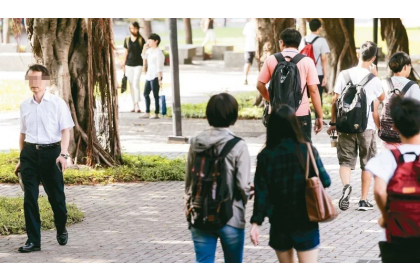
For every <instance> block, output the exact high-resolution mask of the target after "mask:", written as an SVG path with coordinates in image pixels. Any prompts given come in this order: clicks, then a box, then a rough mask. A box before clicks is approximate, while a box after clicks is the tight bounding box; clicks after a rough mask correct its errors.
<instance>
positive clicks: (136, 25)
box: [131, 21, 140, 38]
mask: <svg viewBox="0 0 420 280" xmlns="http://www.w3.org/2000/svg"><path fill="white" fill-rule="evenodd" d="M131 25H132V26H134V27H135V28H137V35H136V36H137V38H140V24H139V23H138V22H137V21H133V22H132V23H131Z"/></svg>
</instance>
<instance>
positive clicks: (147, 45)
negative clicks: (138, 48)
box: [143, 43, 150, 52]
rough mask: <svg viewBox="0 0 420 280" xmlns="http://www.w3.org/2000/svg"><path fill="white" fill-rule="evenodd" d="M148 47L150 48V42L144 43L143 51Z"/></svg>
mask: <svg viewBox="0 0 420 280" xmlns="http://www.w3.org/2000/svg"><path fill="white" fill-rule="evenodd" d="M148 49H150V46H149V43H147V44H145V45H144V47H143V52H146V51H147V50H148Z"/></svg>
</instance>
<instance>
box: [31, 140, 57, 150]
mask: <svg viewBox="0 0 420 280" xmlns="http://www.w3.org/2000/svg"><path fill="white" fill-rule="evenodd" d="M25 145H28V146H33V147H35V148H36V149H37V150H48V149H52V148H55V147H57V146H60V145H61V141H59V142H57V143H52V144H33V143H28V142H25Z"/></svg>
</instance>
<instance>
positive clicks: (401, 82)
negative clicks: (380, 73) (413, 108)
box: [382, 76, 420, 101]
mask: <svg viewBox="0 0 420 280" xmlns="http://www.w3.org/2000/svg"><path fill="white" fill-rule="evenodd" d="M391 81H392V85H393V86H394V89H398V90H402V89H403V88H404V87H405V85H406V84H407V83H408V82H409V81H410V80H409V79H407V78H405V77H397V76H393V77H391ZM382 87H383V89H384V91H385V92H389V89H388V82H387V81H386V80H382ZM404 97H410V98H414V99H417V100H419V101H420V88H419V85H418V84H414V85H412V86H411V87H410V89H409V90H408V91H407V92H406V93H405V95H404Z"/></svg>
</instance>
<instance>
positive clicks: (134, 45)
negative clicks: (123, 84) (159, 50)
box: [123, 21, 146, 113]
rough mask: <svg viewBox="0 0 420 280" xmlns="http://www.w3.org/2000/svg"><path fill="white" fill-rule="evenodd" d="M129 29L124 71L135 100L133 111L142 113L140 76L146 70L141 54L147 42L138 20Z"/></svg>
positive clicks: (125, 44)
mask: <svg viewBox="0 0 420 280" xmlns="http://www.w3.org/2000/svg"><path fill="white" fill-rule="evenodd" d="M129 29H130V33H131V35H130V36H129V37H127V38H125V40H124V48H125V53H124V59H123V71H124V73H125V74H126V75H127V79H128V81H129V83H130V89H131V99H132V100H133V110H131V112H137V113H140V112H141V110H140V76H141V72H142V71H143V72H145V71H146V68H145V66H143V58H142V55H141V54H142V51H143V47H144V45H145V43H146V42H145V41H144V39H143V37H142V36H141V35H140V25H139V23H138V22H136V21H135V22H132V23H131V24H130V27H129Z"/></svg>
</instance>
